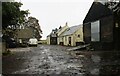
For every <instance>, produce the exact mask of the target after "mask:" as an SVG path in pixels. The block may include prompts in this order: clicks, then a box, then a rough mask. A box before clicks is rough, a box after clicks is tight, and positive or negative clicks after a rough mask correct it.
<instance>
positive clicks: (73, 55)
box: [2, 45, 120, 76]
mask: <svg viewBox="0 0 120 76" xmlns="http://www.w3.org/2000/svg"><path fill="white" fill-rule="evenodd" d="M68 48H71V47H65V46H58V45H38V46H37V47H27V48H15V49H10V50H11V51H12V54H11V55H9V56H3V58H2V59H3V60H2V73H3V74H20V75H23V74H29V75H32V74H36V75H40V74H44V75H52V74H55V75H56V74H57V75H72V76H87V75H91V76H99V75H100V76H101V75H106V76H110V75H111V76H114V75H115V76H117V75H118V76H119V75H120V52H117V51H67V49H68Z"/></svg>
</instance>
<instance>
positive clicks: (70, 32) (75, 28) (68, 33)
mask: <svg viewBox="0 0 120 76" xmlns="http://www.w3.org/2000/svg"><path fill="white" fill-rule="evenodd" d="M80 27H82V25H76V26H72V27H70V28H68V29H67V30H66V31H65V32H64V33H63V34H61V36H66V35H71V34H73V33H74V32H76V31H77V30H78V29H79V28H80Z"/></svg>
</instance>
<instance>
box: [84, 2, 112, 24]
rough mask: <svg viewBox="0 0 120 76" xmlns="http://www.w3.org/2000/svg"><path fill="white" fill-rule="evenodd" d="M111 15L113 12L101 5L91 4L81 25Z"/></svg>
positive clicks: (97, 3) (99, 3)
mask: <svg viewBox="0 0 120 76" xmlns="http://www.w3.org/2000/svg"><path fill="white" fill-rule="evenodd" d="M112 14H113V11H112V10H111V9H110V8H108V7H106V6H105V5H104V4H103V3H101V2H93V4H92V6H91V7H90V9H89V11H88V13H87V15H86V17H85V19H84V21H83V23H88V22H92V21H96V20H98V19H100V18H102V17H106V16H110V15H112Z"/></svg>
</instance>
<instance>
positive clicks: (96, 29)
mask: <svg viewBox="0 0 120 76" xmlns="http://www.w3.org/2000/svg"><path fill="white" fill-rule="evenodd" d="M91 41H100V22H99V21H96V22H92V23H91Z"/></svg>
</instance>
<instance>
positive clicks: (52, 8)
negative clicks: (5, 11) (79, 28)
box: [16, 0, 94, 39]
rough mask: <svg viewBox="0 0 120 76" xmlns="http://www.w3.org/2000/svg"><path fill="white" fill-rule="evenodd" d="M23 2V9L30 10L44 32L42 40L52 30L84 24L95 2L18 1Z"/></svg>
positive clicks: (65, 0)
mask: <svg viewBox="0 0 120 76" xmlns="http://www.w3.org/2000/svg"><path fill="white" fill-rule="evenodd" d="M16 1H21V2H22V3H23V6H22V8H21V9H25V10H26V9H29V12H30V13H31V14H30V16H33V17H36V18H37V19H38V20H39V24H40V26H41V29H42V31H43V34H42V39H46V36H47V35H49V34H50V32H51V31H52V29H54V28H58V27H59V26H60V25H61V26H64V25H65V23H66V22H68V26H74V25H79V24H82V22H83V19H84V18H85V16H86V14H87V12H88V10H89V9H90V7H91V4H92V3H93V1H94V0H16Z"/></svg>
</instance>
